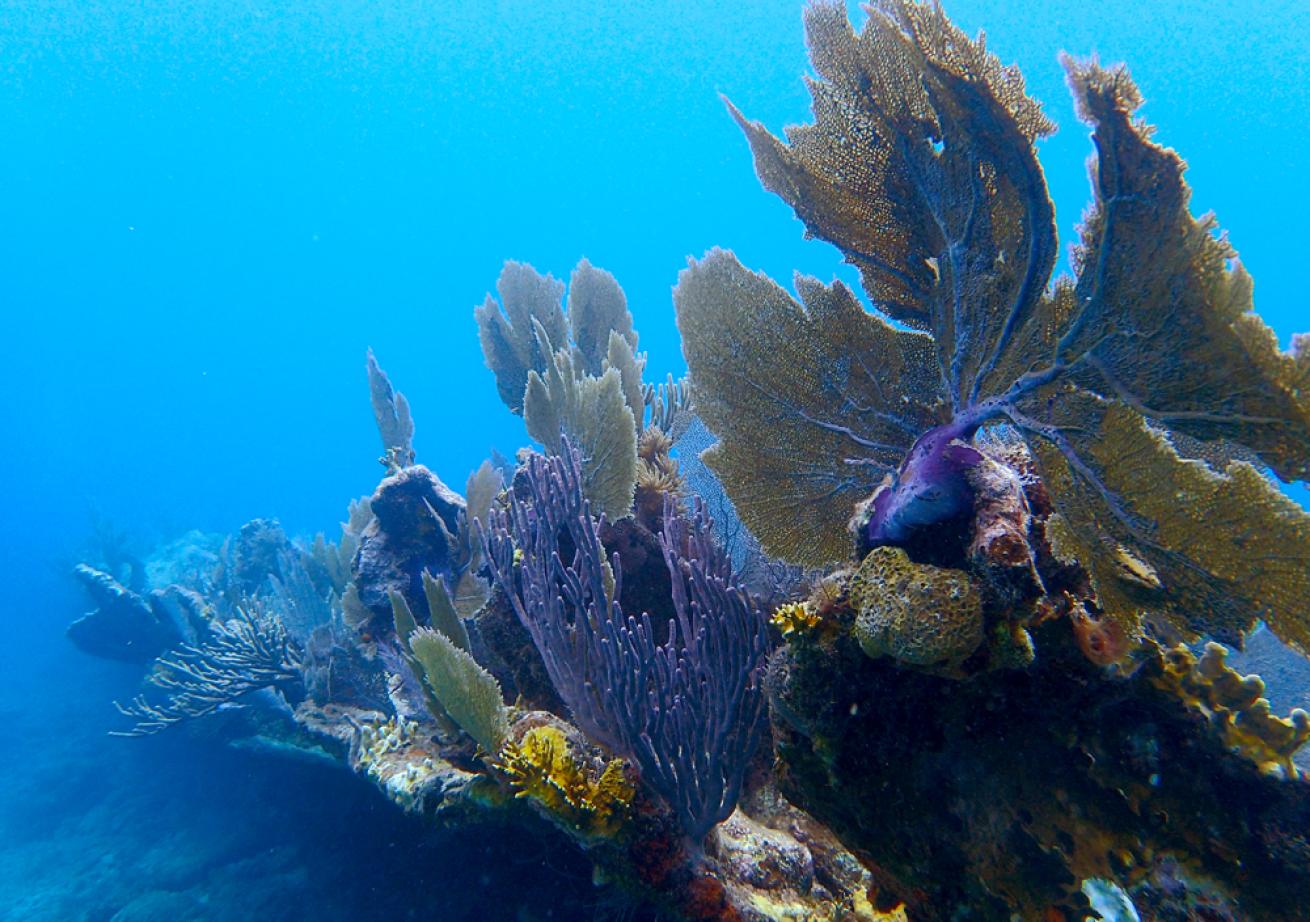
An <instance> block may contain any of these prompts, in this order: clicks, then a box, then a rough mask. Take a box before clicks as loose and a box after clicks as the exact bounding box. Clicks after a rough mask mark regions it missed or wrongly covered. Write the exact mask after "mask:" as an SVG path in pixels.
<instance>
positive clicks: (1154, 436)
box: [1035, 405, 1310, 652]
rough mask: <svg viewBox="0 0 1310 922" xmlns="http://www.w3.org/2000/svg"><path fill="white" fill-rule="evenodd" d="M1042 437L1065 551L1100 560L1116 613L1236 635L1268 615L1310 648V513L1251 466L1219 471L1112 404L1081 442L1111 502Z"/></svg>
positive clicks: (1102, 587)
mask: <svg viewBox="0 0 1310 922" xmlns="http://www.w3.org/2000/svg"><path fill="white" fill-rule="evenodd" d="M1035 447H1036V448H1037V449H1038V456H1039V458H1040V461H1041V465H1042V476H1043V479H1044V480H1045V481H1046V482H1047V484H1048V485H1049V486H1050V488H1051V493H1052V496H1054V497H1056V498H1057V506H1058V508H1059V511H1060V515H1061V519H1062V520H1063V526H1064V528H1065V529H1066V530H1065V531H1063V532H1060V531H1058V530H1057V531H1056V535H1057V538H1059V537H1062V538H1063V539H1064V540H1063V544H1064V545H1065V547H1062V548H1059V550H1061V551H1062V552H1067V551H1069V550H1073V551H1074V552H1075V553H1076V555H1077V556H1078V558H1079V559H1080V560H1081V561H1082V562H1083V563H1084V564H1085V565H1086V566H1087V567H1088V568H1089V570H1090V572H1091V573H1092V576H1093V579H1094V582H1095V586H1096V590H1097V594H1098V596H1099V598H1100V602H1101V604H1102V606H1103V607H1104V608H1105V609H1106V612H1107V614H1109V615H1111V616H1112V617H1115V618H1116V619H1117V620H1120V621H1122V622H1124V623H1126V624H1127V625H1129V626H1130V627H1135V625H1136V623H1137V622H1138V620H1139V619H1140V618H1142V617H1143V616H1156V617H1161V618H1164V619H1165V620H1167V621H1168V622H1169V623H1170V624H1172V625H1173V626H1174V628H1176V629H1177V630H1179V631H1181V632H1182V633H1183V634H1184V636H1187V637H1195V636H1199V635H1202V634H1211V635H1214V636H1219V637H1222V638H1226V639H1229V640H1235V639H1236V638H1237V637H1238V635H1240V634H1241V633H1242V632H1244V631H1247V630H1249V629H1250V628H1251V627H1252V626H1253V625H1254V623H1255V620H1256V619H1257V618H1263V619H1264V620H1265V621H1266V622H1267V623H1268V625H1269V627H1270V629H1271V630H1272V631H1273V632H1274V633H1275V634H1276V635H1277V636H1278V637H1279V638H1280V639H1282V640H1283V641H1284V642H1285V643H1287V644H1289V645H1291V646H1293V647H1296V648H1297V649H1299V650H1301V651H1303V652H1304V651H1306V650H1310V514H1307V513H1306V512H1305V511H1304V510H1303V509H1301V508H1300V507H1299V506H1297V504H1296V503H1294V502H1292V501H1291V500H1290V499H1288V498H1287V497H1285V496H1283V495H1282V494H1281V493H1280V492H1279V491H1278V490H1277V489H1276V488H1275V487H1274V486H1273V485H1272V484H1271V483H1270V482H1269V481H1268V480H1267V479H1266V478H1265V477H1263V476H1261V475H1260V473H1259V472H1257V471H1256V470H1255V469H1254V468H1252V467H1251V466H1250V465H1249V464H1246V463H1243V462H1233V463H1232V464H1230V465H1229V466H1228V468H1227V470H1226V471H1225V472H1223V473H1217V472H1215V471H1213V470H1211V469H1210V468H1209V467H1208V466H1207V465H1206V464H1205V463H1203V462H1201V461H1191V460H1184V459H1183V458H1181V457H1180V456H1179V455H1178V454H1177V452H1175V451H1174V449H1173V447H1172V446H1171V445H1170V444H1169V442H1168V439H1167V438H1166V436H1165V435H1164V434H1163V433H1161V432H1159V431H1157V430H1153V429H1151V428H1149V427H1148V426H1147V425H1146V423H1145V421H1144V420H1142V418H1141V417H1140V416H1138V415H1137V414H1136V413H1134V412H1133V411H1131V410H1129V409H1126V408H1124V407H1122V406H1113V405H1111V406H1108V407H1106V408H1105V409H1104V413H1103V415H1102V417H1101V419H1100V422H1099V425H1098V426H1097V428H1096V429H1095V431H1092V432H1088V433H1087V434H1086V435H1085V437H1084V439H1083V440H1082V441H1081V442H1080V443H1076V447H1077V448H1078V449H1079V452H1078V458H1079V459H1080V461H1081V463H1082V464H1084V465H1085V466H1086V469H1087V471H1088V472H1090V473H1092V474H1094V475H1096V476H1097V477H1098V478H1099V479H1100V480H1101V481H1102V483H1103V484H1104V486H1105V488H1106V489H1107V490H1109V491H1110V496H1111V497H1112V498H1113V500H1114V503H1111V502H1109V501H1107V499H1106V498H1105V496H1103V495H1102V494H1101V493H1100V492H1099V490H1098V489H1097V488H1096V487H1095V486H1094V485H1093V484H1092V483H1090V482H1089V481H1087V480H1086V479H1085V478H1084V477H1083V476H1082V475H1081V474H1079V473H1076V472H1075V469H1074V468H1073V467H1071V465H1070V464H1069V462H1068V461H1067V460H1066V459H1065V457H1064V456H1063V455H1061V454H1060V453H1059V452H1057V451H1056V450H1055V449H1053V448H1051V447H1049V446H1046V445H1043V444H1041V443H1037V444H1036V445H1035ZM1115 503H1117V505H1118V509H1117V510H1116V508H1115ZM1070 543H1072V544H1074V545H1075V546H1074V547H1073V548H1069V547H1068V546H1067V545H1068V544H1070Z"/></svg>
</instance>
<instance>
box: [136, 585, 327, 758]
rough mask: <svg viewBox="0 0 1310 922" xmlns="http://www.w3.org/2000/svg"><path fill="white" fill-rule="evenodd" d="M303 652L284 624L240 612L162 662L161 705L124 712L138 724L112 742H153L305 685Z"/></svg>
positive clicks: (155, 679) (158, 679) (143, 701)
mask: <svg viewBox="0 0 1310 922" xmlns="http://www.w3.org/2000/svg"><path fill="white" fill-rule="evenodd" d="M300 668H301V663H300V652H299V651H298V650H297V649H296V648H295V646H294V645H293V644H292V643H291V641H290V640H289V638H288V637H287V632H286V629H285V628H284V627H283V626H282V623H281V622H280V621H279V620H278V619H276V618H272V617H266V616H263V615H261V614H259V613H258V612H254V611H250V610H247V609H245V608H238V609H237V613H236V616H235V617H234V618H232V619H230V620H228V621H227V622H219V623H216V624H215V625H214V627H213V636H212V637H211V638H210V639H209V640H207V641H206V642H204V643H201V644H196V645H194V646H192V645H189V644H188V645H186V646H183V647H180V648H179V649H178V650H177V651H176V652H175V653H173V654H171V655H169V656H166V657H163V658H161V659H160V660H159V663H158V671H157V672H156V673H155V675H153V676H152V677H151V679H150V682H151V684H152V685H155V686H157V687H158V688H161V689H163V690H164V692H165V700H164V701H163V702H162V703H160V704H155V703H153V702H151V701H150V700H149V699H148V698H147V697H146V696H145V695H138V696H137V697H136V698H134V699H133V700H132V701H131V702H129V703H128V704H120V703H118V702H114V704H115V706H116V707H117V708H118V710H119V712H120V713H122V714H124V715H126V716H127V717H131V718H133V719H135V720H136V724H135V725H134V726H133V727H132V729H130V730H126V731H121V732H117V731H116V732H114V733H113V734H112V735H113V736H150V735H151V734H154V733H158V732H159V731H161V730H164V729H166V728H168V727H170V726H173V725H174V724H177V723H181V722H182V721H184V720H189V719H192V718H195V717H204V716H205V715H207V714H212V713H213V712H214V711H216V710H218V709H219V708H221V707H223V706H225V705H234V704H236V702H237V701H238V699H240V698H241V697H242V696H244V695H246V694H248V693H250V692H253V691H257V690H259V689H261V688H268V687H270V686H276V685H282V684H286V683H290V682H298V681H300V676H301V673H300Z"/></svg>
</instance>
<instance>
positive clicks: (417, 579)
mask: <svg viewBox="0 0 1310 922" xmlns="http://www.w3.org/2000/svg"><path fill="white" fill-rule="evenodd" d="M369 506H370V508H371V509H372V511H373V521H372V522H370V523H369V524H368V527H366V528H365V529H364V532H363V534H361V535H360V538H359V550H358V551H357V552H356V553H355V563H354V572H355V587H356V589H357V590H358V592H359V598H360V601H362V602H363V603H364V605H365V607H367V608H368V610H369V611H370V612H371V613H372V614H373V617H374V623H375V624H376V625H388V624H390V623H391V599H390V596H389V593H391V592H399V593H400V594H401V595H403V596H404V597H405V600H406V601H408V602H409V604H410V607H411V608H413V609H414V610H415V612H416V613H417V612H420V611H422V612H426V611H427V601H426V597H425V596H424V594H423V571H424V570H427V571H428V572H429V573H431V574H432V575H433V576H435V577H438V578H443V579H445V581H446V585H447V586H448V587H449V586H453V585H454V584H455V582H456V577H457V576H458V574H456V573H455V572H454V570H455V566H456V564H455V560H454V554H453V552H452V547H451V545H452V536H455V535H458V534H459V532H460V523H461V520H462V519H463V517H464V512H465V505H464V500H463V499H462V498H461V497H460V495H459V494H458V493H456V492H455V491H453V490H451V489H450V488H449V487H448V486H446V485H445V484H444V483H442V482H441V479H440V478H439V477H437V475H436V474H434V473H432V472H431V471H430V470H428V469H427V468H426V467H424V466H423V465H421V464H416V465H414V466H413V467H407V468H405V469H404V470H401V471H399V472H397V473H395V474H392V475H391V476H390V477H387V478H385V479H384V480H383V481H382V482H381V483H380V484H378V488H377V490H376V492H374V494H373V497H372V499H370V500H369Z"/></svg>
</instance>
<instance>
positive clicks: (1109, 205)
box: [675, 0, 1310, 647]
mask: <svg viewBox="0 0 1310 922" xmlns="http://www.w3.org/2000/svg"><path fill="white" fill-rule="evenodd" d="M806 26H807V31H808V37H809V44H810V49H811V57H812V59H813V61H814V65H815V68H816V70H817V71H818V74H819V79H818V80H815V81H812V82H811V84H810V88H811V93H812V96H813V103H814V113H815V123H814V124H813V125H809V126H804V127H798V128H791V129H789V131H788V143H786V144H784V143H782V142H780V141H778V140H777V139H775V138H774V137H773V136H772V135H770V134H769V133H768V132H767V130H765V129H764V128H763V126H761V125H759V124H757V123H751V122H747V121H746V120H745V119H744V118H743V117H742V116H741V115H740V114H739V113H737V112H736V110H735V109H734V110H733V113H734V115H735V116H736V117H737V119H738V121H739V122H740V124H741V125H742V128H743V129H744V131H745V132H746V135H747V137H748V139H749V141H750V144H751V149H752V151H753V152H754V155H755V162H756V169H757V172H758V173H759V175H760V177H761V179H762V181H763V183H764V185H765V186H766V188H769V189H770V190H772V191H774V192H776V193H778V194H779V195H780V196H782V197H783V198H784V199H785V200H786V201H787V202H788V203H789V204H790V205H791V206H792V207H793V208H794V209H795V210H796V212H797V214H798V216H799V217H800V218H801V220H802V221H804V222H805V225H806V228H807V230H808V232H809V233H810V234H811V235H813V236H815V237H819V238H821V239H823V240H827V241H829V242H831V243H833V244H835V245H836V246H837V247H838V248H839V249H840V250H841V251H842V253H843V255H844V256H845V257H846V259H847V261H848V262H850V263H852V264H853V265H855V266H856V267H858V268H859V270H860V273H861V278H862V280H863V284H864V288H865V291H866V292H867V293H868V295H869V296H870V298H872V299H873V301H874V302H875V304H876V305H877V306H878V309H879V311H880V312H881V313H882V315H885V317H886V318H888V320H891V321H896V322H898V323H900V324H904V325H906V326H908V327H910V328H912V329H913V330H919V331H922V332H907V331H903V330H901V329H898V328H894V327H892V326H890V325H889V323H888V322H887V320H884V319H883V317H882V316H880V315H879V314H871V313H868V312H866V311H865V310H864V309H863V308H862V307H861V306H860V305H859V303H858V302H857V301H856V300H855V298H854V296H853V295H852V294H851V293H850V292H849V291H848V290H847V289H846V288H845V287H843V286H842V285H840V284H836V285H834V286H831V287H828V286H823V285H821V284H819V283H818V282H817V281H814V280H811V279H804V278H801V279H798V280H797V288H798V291H799V293H800V296H801V300H802V302H803V303H804V306H803V307H802V306H801V304H798V303H797V302H796V301H794V300H793V299H792V298H791V296H790V295H788V294H787V293H786V292H785V291H783V290H782V289H781V288H779V287H778V286H777V285H774V284H773V283H772V282H770V281H769V280H768V279H766V278H763V277H761V276H758V275H755V274H753V273H751V272H748V271H747V270H746V269H744V268H743V267H742V266H741V265H740V263H738V262H737V261H736V259H735V258H734V257H732V256H731V254H728V253H725V252H722V251H715V252H712V253H711V254H710V255H709V256H708V257H706V258H705V259H704V260H702V261H700V262H696V263H693V264H692V266H691V268H689V269H688V270H686V271H685V272H684V273H683V275H682V278H681V280H680V282H679V286H678V291H677V293H676V295H675V302H676V306H677V310H678V322H679V328H680V329H681V331H682V334H683V340H684V351H685V352H686V356H687V361H688V365H689V367H690V369H691V374H692V376H693V379H694V380H695V382H696V394H697V406H698V408H699V410H700V412H701V414H702V416H703V417H704V418H705V420H706V422H707V423H708V424H709V426H710V428H711V429H712V430H714V432H715V433H716V434H717V435H718V436H719V437H720V439H721V440H722V443H721V445H719V446H717V447H716V448H715V449H713V451H712V452H711V453H710V455H709V458H708V460H709V462H710V464H711V465H712V466H714V467H715V469H716V471H717V472H718V473H719V475H720V476H721V477H722V478H723V482H724V484H725V486H726V487H727V489H728V492H729V494H730V495H731V496H732V498H733V501H734V503H736V505H737V507H738V508H739V510H740V511H741V513H742V517H743V520H744V521H745V522H747V524H748V525H750V526H751V528H752V529H753V530H755V531H756V532H757V534H759V536H760V538H761V540H762V542H763V544H764V546H765V548H766V549H767V550H770V551H771V552H773V553H777V554H779V555H781V556H787V557H789V558H790V559H793V560H796V561H798V562H802V563H810V564H817V563H824V562H837V561H840V560H842V559H844V558H845V557H846V554H847V546H846V545H845V544H844V542H843V541H842V538H841V528H842V525H843V524H844V523H845V521H846V518H847V517H848V515H849V512H850V509H851V507H852V505H853V504H854V501H855V500H856V499H858V498H859V496H860V495H861V493H867V492H869V491H871V490H873V489H874V488H875V487H878V480H879V478H883V484H882V486H881V487H879V488H878V490H877V492H876V494H875V495H874V497H873V500H872V510H871V514H870V515H868V516H867V518H866V520H865V521H864V522H863V523H862V528H863V531H864V535H863V536H862V538H863V540H864V541H865V542H867V543H868V544H871V545H876V544H906V543H908V542H909V541H911V540H913V537H914V534H915V533H916V532H922V531H924V530H934V529H937V528H938V527H939V526H943V525H946V524H948V523H950V522H951V521H952V520H956V519H960V518H965V519H968V518H969V517H971V516H972V514H973V511H974V510H973V506H974V501H975V493H976V491H975V489H974V487H973V486H972V485H971V484H970V474H971V472H972V471H973V470H974V469H975V468H976V467H977V466H978V465H979V464H981V463H983V461H984V459H985V457H986V455H985V452H984V451H983V449H982V447H981V446H980V445H979V444H978V443H977V442H976V441H975V439H974V437H975V436H976V434H977V433H978V430H979V429H980V428H981V427H982V426H984V425H986V424H989V423H993V422H1005V423H1007V424H1009V425H1011V426H1013V427H1014V429H1015V430H1016V431H1017V432H1018V433H1019V434H1020V435H1021V436H1022V437H1023V438H1024V439H1025V440H1026V441H1027V442H1028V443H1029V445H1030V446H1031V449H1032V454H1033V456H1034V457H1035V458H1036V460H1037V463H1038V467H1039V469H1040V474H1041V477H1042V480H1043V481H1044V483H1045V485H1046V489H1047V491H1048V493H1049V496H1050V500H1051V502H1052V503H1053V504H1054V506H1055V508H1056V511H1057V512H1058V513H1059V514H1060V519H1059V524H1058V528H1053V532H1055V534H1056V535H1058V541H1057V544H1058V548H1057V550H1058V551H1059V552H1061V553H1063V554H1065V555H1067V556H1069V557H1071V558H1076V559H1077V560H1078V561H1079V562H1080V563H1081V564H1082V565H1083V566H1084V567H1086V569H1087V572H1088V574H1089V576H1090V579H1091V583H1092V587H1093V589H1094V590H1095V593H1096V603H1097V605H1098V606H1099V608H1100V609H1101V610H1102V611H1103V612H1104V614H1105V615H1106V616H1107V617H1109V618H1111V619H1114V620H1115V621H1117V622H1118V623H1119V624H1120V625H1121V626H1122V627H1123V628H1124V630H1126V631H1127V632H1128V633H1129V634H1137V633H1139V632H1140V631H1141V630H1142V625H1143V623H1144V622H1145V621H1148V620H1150V621H1154V622H1158V623H1164V624H1167V625H1168V626H1169V627H1170V628H1171V629H1172V630H1174V631H1177V632H1179V633H1180V634H1181V635H1182V636H1184V637H1189V638H1190V637H1196V636H1198V635H1200V634H1203V633H1211V634H1215V635H1217V636H1222V637H1226V638H1235V637H1237V636H1238V635H1240V633H1241V632H1242V631H1245V630H1249V629H1250V628H1251V627H1252V626H1253V625H1254V623H1255V621H1256V620H1257V619H1260V618H1263V619H1264V620H1265V621H1266V622H1267V623H1268V624H1269V626H1270V628H1271V629H1272V630H1273V631H1274V632H1275V633H1276V634H1278V636H1279V637H1280V638H1282V639H1283V640H1285V641H1286V642H1288V643H1290V644H1292V645H1294V646H1300V647H1304V646H1306V645H1307V644H1310V609H1308V608H1307V604H1308V602H1307V600H1310V583H1308V582H1307V580H1310V577H1308V576H1307V574H1310V515H1308V514H1307V513H1305V512H1304V511H1303V510H1301V509H1300V508H1299V507H1298V506H1297V505H1296V504H1295V503H1293V502H1291V501H1290V500H1288V499H1286V498H1285V497H1283V496H1282V495H1281V494H1280V493H1279V492H1278V490H1277V489H1276V488H1275V487H1274V486H1273V485H1272V484H1271V483H1269V481H1268V480H1267V479H1266V478H1265V477H1264V476H1263V475H1262V472H1261V470H1260V469H1259V468H1257V467H1256V466H1254V465H1253V463H1252V462H1253V461H1254V462H1255V463H1256V464H1259V465H1261V466H1267V467H1268V468H1269V469H1270V470H1271V471H1272V472H1274V473H1276V474H1277V475H1278V476H1280V477H1283V478H1287V479H1305V478H1306V477H1307V476H1310V397H1307V394H1310V389H1307V388H1306V387H1305V384H1306V381H1307V379H1308V376H1310V350H1307V349H1306V348H1305V346H1306V343H1307V342H1310V340H1307V339H1306V338H1304V337H1301V338H1297V339H1296V340H1295V341H1294V343H1293V350H1292V352H1290V353H1281V352H1279V351H1278V347H1277V342H1276V339H1275V337H1274V336H1273V334H1272V332H1270V331H1269V329H1268V328H1267V327H1265V326H1264V324H1263V323H1262V322H1261V321H1260V319H1259V318H1258V317H1257V316H1256V315H1255V313H1254V312H1253V310H1252V303H1251V285H1250V279H1249V277H1248V276H1247V275H1246V273H1245V272H1244V271H1243V270H1242V268H1241V267H1240V265H1237V264H1236V262H1235V254H1234V252H1233V251H1232V249H1231V248H1230V247H1229V245H1228V244H1227V242H1226V241H1224V240H1223V239H1221V238H1217V237H1216V236H1215V235H1214V233H1213V231H1214V228H1215V225H1214V221H1213V220H1212V219H1210V218H1203V219H1199V220H1198V219H1195V218H1193V217H1192V216H1191V214H1190V213H1189V211H1188V199H1189V194H1190V193H1189V190H1188V189H1187V186H1186V184H1185V183H1184V182H1183V180H1182V171H1183V162H1182V160H1181V159H1180V158H1179V157H1178V156H1177V155H1176V154H1174V153H1173V152H1172V151H1170V150H1168V149H1166V148H1163V147H1160V146H1159V145H1157V144H1155V143H1154V142H1152V141H1151V139H1150V134H1151V129H1150V128H1149V127H1148V126H1146V125H1145V124H1144V123H1142V122H1140V121H1137V120H1135V119H1134V113H1135V111H1136V109H1137V108H1138V106H1139V105H1140V103H1141V98H1140V95H1139V93H1138V91H1137V89H1136V87H1135V86H1134V85H1133V83H1132V81H1131V79H1130V78H1129V76H1128V74H1127V71H1126V70H1125V69H1123V68H1114V69H1105V68H1102V67H1101V66H1100V65H1098V64H1096V63H1095V62H1075V61H1072V60H1071V59H1068V58H1066V69H1067V71H1068V74H1069V83H1070V87H1071V89H1072V91H1073V93H1074V97H1075V101H1076V103H1077V106H1078V109H1079V114H1080V115H1081V116H1082V117H1083V118H1084V119H1085V120H1086V121H1087V122H1088V123H1089V124H1090V125H1091V126H1092V128H1093V140H1094V142H1095V145H1096V158H1095V160H1094V163H1093V168H1092V182H1093V191H1094V201H1093V206H1092V208H1091V210H1090V211H1089V212H1088V215H1087V218H1086V220H1085V221H1084V223H1083V226H1082V228H1081V238H1080V242H1079V243H1078V245H1077V247H1076V248H1075V258H1074V260H1073V263H1074V265H1073V268H1074V278H1073V279H1072V280H1061V281H1059V282H1057V283H1056V284H1055V285H1054V286H1053V287H1052V288H1050V290H1049V292H1048V290H1047V287H1046V285H1047V280H1048V277H1049V275H1050V273H1051V270H1052V267H1053V265H1054V261H1055V252H1056V240H1055V228H1054V219H1053V213H1052V208H1051V204H1050V200H1049V198H1048V196H1047V192H1046V188H1045V183H1044V180H1043V178H1042V173H1041V168H1040V166H1039V165H1038V163H1037V159H1036V154H1035V150H1034V144H1035V143H1036V141H1037V140H1038V139H1039V138H1041V137H1043V136H1044V135H1046V134H1049V133H1050V131H1051V130H1053V126H1052V125H1051V123H1050V122H1049V120H1047V119H1046V117H1045V116H1044V115H1043V114H1042V113H1041V110H1040V108H1039V106H1038V105H1037V103H1035V102H1034V101H1033V100H1031V99H1030V98H1029V97H1027V96H1026V95H1025V93H1024V86H1023V80H1022V78H1021V77H1020V75H1019V74H1018V72H1017V70H1015V69H1014V68H1007V67H1003V66H1002V65H1001V64H1000V63H999V61H998V60H997V59H996V58H995V57H994V56H992V55H990V54H988V53H987V51H986V48H985V46H984V44H983V42H982V41H981V40H978V41H973V40H970V39H969V38H968V37H967V36H966V35H964V33H962V32H961V31H960V30H959V29H957V28H956V27H955V26H954V25H952V24H951V23H950V21H949V20H948V19H947V18H946V15H945V13H944V12H943V10H942V8H941V7H940V6H937V5H928V4H921V3H917V2H913V0H884V2H879V3H876V4H874V5H873V6H871V7H870V15H869V19H868V22H867V23H866V25H865V27H864V29H863V31H862V32H860V33H859V34H858V35H857V34H856V33H855V32H854V31H853V30H852V28H851V26H850V24H849V23H848V22H847V19H846V13H845V9H844V7H842V6H840V5H837V4H827V3H822V4H816V5H814V6H812V7H810V8H809V9H808V10H807V12H806ZM891 139H895V143H891ZM1230 264H1231V265H1230ZM764 369H770V371H769V372H764V371H763V370H764ZM764 433H768V437H761V436H762V434H764ZM1180 446H1181V447H1180ZM779 485H786V486H785V488H783V489H779V488H778V487H779ZM1162 485H1163V486H1162ZM1124 559H1131V560H1132V561H1134V562H1135V567H1134V569H1135V570H1136V572H1137V573H1139V574H1146V578H1145V579H1144V580H1143V579H1137V578H1129V579H1125V578H1123V575H1122V571H1123V568H1122V566H1121V561H1123V560H1124Z"/></svg>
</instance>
